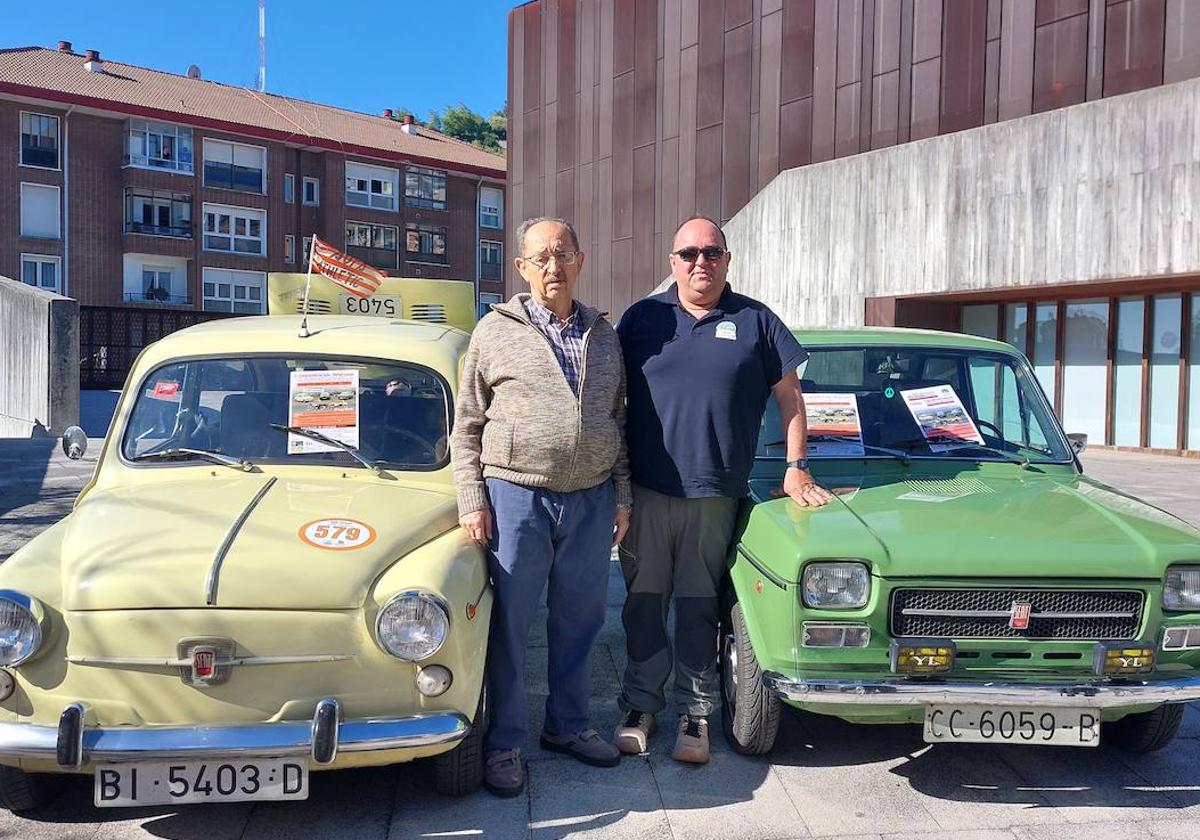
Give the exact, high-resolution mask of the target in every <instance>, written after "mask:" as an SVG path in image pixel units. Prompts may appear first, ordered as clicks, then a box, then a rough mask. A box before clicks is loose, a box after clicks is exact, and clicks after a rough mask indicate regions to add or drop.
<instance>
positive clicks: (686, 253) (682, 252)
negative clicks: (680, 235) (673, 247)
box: [671, 245, 728, 262]
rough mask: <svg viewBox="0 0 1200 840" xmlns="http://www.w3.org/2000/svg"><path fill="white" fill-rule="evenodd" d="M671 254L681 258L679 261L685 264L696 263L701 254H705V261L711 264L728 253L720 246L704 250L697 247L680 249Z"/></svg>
mask: <svg viewBox="0 0 1200 840" xmlns="http://www.w3.org/2000/svg"><path fill="white" fill-rule="evenodd" d="M671 253H673V254H674V255H675V256H677V257H679V259H681V260H683V261H684V262H695V261H696V260H698V259H700V255H701V254H703V255H704V259H706V260H708V261H709V262H716V261H717V260H719V259H721V257H723V256H725V254H726V253H728V252H727V251H726V250H725V249H724V248H722V247H721V246H720V245H706V246H704V247H703V248H697V247H695V246H690V247H687V248H680V249H679V250H678V251H672V252H671Z"/></svg>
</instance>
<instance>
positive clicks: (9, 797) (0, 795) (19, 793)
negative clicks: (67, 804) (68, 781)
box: [0, 765, 62, 811]
mask: <svg viewBox="0 0 1200 840" xmlns="http://www.w3.org/2000/svg"><path fill="white" fill-rule="evenodd" d="M61 782H62V778H61V777H60V776H56V775H54V774H51V773H26V772H25V771H24V770H18V769H17V768H16V767H7V766H4V765H0V807H4V808H7V809H8V810H10V811H28V810H30V809H32V808H36V807H38V806H39V805H44V804H45V803H46V802H49V801H50V800H51V799H52V798H53V797H54V795H55V794H57V793H58V790H59V787H60V786H61Z"/></svg>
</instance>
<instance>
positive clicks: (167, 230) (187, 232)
mask: <svg viewBox="0 0 1200 840" xmlns="http://www.w3.org/2000/svg"><path fill="white" fill-rule="evenodd" d="M125 232H126V233H142V234H145V235H147V236H171V237H174V238H176V239H191V238H192V226H191V223H188V224H187V225H186V226H185V225H150V224H146V223H144V222H126V223H125Z"/></svg>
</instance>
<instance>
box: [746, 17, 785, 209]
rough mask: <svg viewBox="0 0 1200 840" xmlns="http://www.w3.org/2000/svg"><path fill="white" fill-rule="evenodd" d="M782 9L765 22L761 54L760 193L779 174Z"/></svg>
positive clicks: (765, 19) (758, 181)
mask: <svg viewBox="0 0 1200 840" xmlns="http://www.w3.org/2000/svg"><path fill="white" fill-rule="evenodd" d="M783 16H784V12H783V11H782V10H780V11H778V12H775V13H774V14H770V15H766V16H764V17H763V19H762V47H761V52H760V55H759V94H758V103H759V113H758V117H757V120H758V167H757V170H758V171H757V173H756V182H755V184H753V185H752V186H753V187H754V188H755V190H760V189H762V188H763V187H764V186H766V185H767V183H768V182H769V181H770V180H771V179H772V178H774V177H775V176H776V175H777V174H778V173H779V106H780V99H779V97H780V75H779V74H780V70H781V68H782V66H783Z"/></svg>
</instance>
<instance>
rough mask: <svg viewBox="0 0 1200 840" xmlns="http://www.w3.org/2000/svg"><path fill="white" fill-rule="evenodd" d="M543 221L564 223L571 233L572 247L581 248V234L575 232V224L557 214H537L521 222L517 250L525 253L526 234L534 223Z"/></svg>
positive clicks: (537, 223) (557, 223)
mask: <svg viewBox="0 0 1200 840" xmlns="http://www.w3.org/2000/svg"><path fill="white" fill-rule="evenodd" d="M542 222H553V223H554V224H556V225H562V226H563V227H565V228H566V229H567V233H569V234H570V235H571V247H573V248H574V249H575V250H576V251H578V250H579V234H577V233H576V232H575V225H573V224H571V223H570V222H568V221H567V220H566V219H560V218H557V217H556V216H537V217H535V218H532V219H526V220H525V221H523V222H521V226H520V227H519V228H517V250H518V251H520V252H521V253H522V254H524V253H525V234H527V233H529V229H530V228H531V227H533V226H534V225H540V224H541V223H542Z"/></svg>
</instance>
